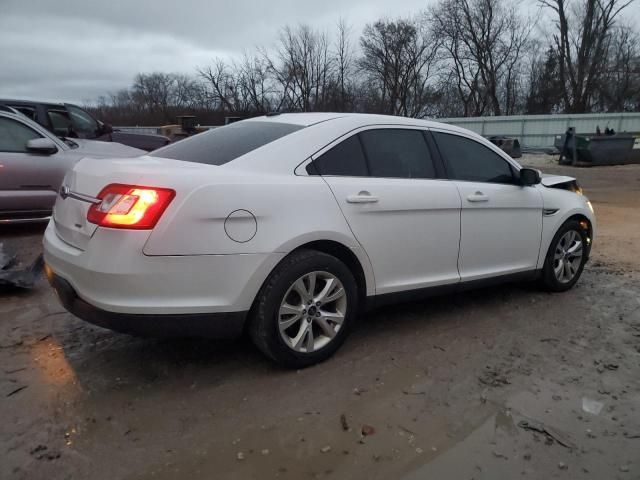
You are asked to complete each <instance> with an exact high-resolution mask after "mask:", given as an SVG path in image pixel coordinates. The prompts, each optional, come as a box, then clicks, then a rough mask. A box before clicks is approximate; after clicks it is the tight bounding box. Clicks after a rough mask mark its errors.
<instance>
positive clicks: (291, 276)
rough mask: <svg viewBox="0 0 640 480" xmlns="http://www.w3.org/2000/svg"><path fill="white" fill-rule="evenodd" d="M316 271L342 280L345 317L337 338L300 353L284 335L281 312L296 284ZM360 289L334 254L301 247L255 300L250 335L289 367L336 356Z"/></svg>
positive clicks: (274, 273) (348, 330)
mask: <svg viewBox="0 0 640 480" xmlns="http://www.w3.org/2000/svg"><path fill="white" fill-rule="evenodd" d="M316 271H324V272H328V273H330V274H331V275H334V276H335V277H336V278H338V280H339V281H340V282H341V283H342V286H343V287H344V291H345V293H346V299H347V300H346V301H347V306H346V312H345V314H344V320H343V322H342V324H341V327H340V329H339V331H338V332H337V333H336V334H335V337H334V338H333V339H332V340H331V341H330V342H329V343H328V344H327V345H325V346H323V347H321V348H319V349H318V350H316V351H313V352H309V353H306V352H298V351H296V350H294V349H293V348H291V347H290V346H289V345H288V344H287V343H285V340H284V339H283V338H282V337H281V335H280V330H279V328H278V312H279V309H280V304H281V302H282V300H283V298H284V297H285V295H286V293H287V291H288V290H289V288H290V287H291V286H292V285H293V283H294V282H295V281H296V280H297V279H299V278H301V277H302V276H304V275H306V274H308V273H310V272H316ZM357 305H358V288H357V284H356V280H355V278H354V276H353V274H352V273H351V271H350V270H349V269H348V268H347V266H346V265H345V264H344V263H342V262H341V261H340V260H338V259H337V258H336V257H334V256H332V255H328V254H326V253H323V252H318V251H316V250H306V249H305V250H298V251H295V252H293V253H291V254H290V255H289V256H287V257H286V258H285V259H284V260H282V262H280V264H279V265H278V266H277V267H276V268H275V269H274V270H273V272H271V274H270V275H269V277H268V278H267V280H266V281H265V283H264V285H263V286H262V288H261V289H260V292H259V293H258V296H257V297H256V301H255V302H254V305H253V308H252V311H251V317H250V320H249V328H248V330H249V335H250V336H251V339H252V340H253V343H254V344H255V345H256V346H257V347H258V349H259V350H260V351H261V352H262V353H264V354H265V355H266V356H267V357H269V358H270V359H272V360H274V361H275V362H276V363H278V364H280V365H282V366H284V367H287V368H304V367H308V366H310V365H314V364H316V363H319V362H322V361H324V360H326V359H327V358H329V357H330V356H332V355H333V354H334V353H335V352H336V350H338V348H340V346H341V345H342V343H344V340H345V339H346V337H347V335H348V334H349V332H350V330H351V328H352V326H353V323H354V320H355V317H356V315H357Z"/></svg>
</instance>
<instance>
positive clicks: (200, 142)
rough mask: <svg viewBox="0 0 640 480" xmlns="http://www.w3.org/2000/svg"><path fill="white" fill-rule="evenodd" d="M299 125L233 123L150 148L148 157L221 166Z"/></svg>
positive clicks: (252, 122)
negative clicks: (151, 150) (151, 149)
mask: <svg viewBox="0 0 640 480" xmlns="http://www.w3.org/2000/svg"><path fill="white" fill-rule="evenodd" d="M301 128H304V127H303V126H301V125H293V124H289V123H280V122H261V121H241V122H235V123H232V124H230V125H226V126H224V127H218V128H214V129H212V130H209V131H208V132H204V133H198V134H197V135H194V136H193V137H189V138H185V139H184V140H180V141H179V142H176V143H171V144H169V145H167V146H166V147H162V148H159V149H158V150H155V151H153V152H152V153H151V156H152V157H162V158H172V159H174V160H183V161H185V162H195V163H206V164H208V165H224V164H225V163H228V162H230V161H232V160H235V159H236V158H238V157H241V156H242V155H244V154H246V153H249V152H251V151H252V150H255V149H257V148H260V147H262V146H264V145H266V144H268V143H271V142H273V141H275V140H278V139H279V138H282V137H284V136H285V135H289V134H290V133H293V132H296V131H298V130H300V129H301Z"/></svg>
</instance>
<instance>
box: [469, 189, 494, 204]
mask: <svg viewBox="0 0 640 480" xmlns="http://www.w3.org/2000/svg"><path fill="white" fill-rule="evenodd" d="M467 200H468V201H470V202H488V201H489V197H488V196H486V195H485V194H484V193H482V192H480V191H478V192H476V193H472V194H471V195H469V196H468V197H467Z"/></svg>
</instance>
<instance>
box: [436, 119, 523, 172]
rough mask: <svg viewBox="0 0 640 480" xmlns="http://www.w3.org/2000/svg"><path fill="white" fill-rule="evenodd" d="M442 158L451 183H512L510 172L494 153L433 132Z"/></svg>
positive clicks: (479, 145) (474, 142) (477, 144)
mask: <svg viewBox="0 0 640 480" xmlns="http://www.w3.org/2000/svg"><path fill="white" fill-rule="evenodd" d="M433 135H434V137H435V139H436V143H437V144H438V148H439V149H440V152H441V153H442V155H443V156H444V157H445V160H446V162H447V167H448V170H449V177H450V178H452V179H455V180H466V181H471V182H489V183H515V181H514V174H513V169H512V167H511V165H509V163H508V162H507V161H506V160H505V159H504V158H502V157H501V156H500V155H498V154H497V153H495V152H493V151H492V150H490V149H488V148H487V147H485V146H484V145H482V144H480V143H478V142H476V141H474V140H471V139H469V138H466V137H461V136H459V135H452V134H448V133H440V132H433Z"/></svg>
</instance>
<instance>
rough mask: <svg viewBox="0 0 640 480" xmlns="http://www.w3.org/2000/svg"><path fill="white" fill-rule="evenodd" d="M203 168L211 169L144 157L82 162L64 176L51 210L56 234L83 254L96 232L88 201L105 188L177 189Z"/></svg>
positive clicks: (91, 159) (209, 167) (86, 159)
mask: <svg viewBox="0 0 640 480" xmlns="http://www.w3.org/2000/svg"><path fill="white" fill-rule="evenodd" d="M205 168H206V169H209V171H210V169H211V168H213V167H211V166H209V165H201V164H194V163H189V162H182V161H179V160H170V159H164V158H159V157H155V158H154V157H147V156H143V157H138V158H126V159H93V158H85V159H83V160H81V161H80V162H78V163H77V164H76V165H75V167H74V168H73V169H72V170H70V171H69V172H68V173H67V175H66V176H65V178H64V180H63V182H62V187H61V191H60V193H59V194H58V196H57V198H56V203H55V205H54V207H53V221H54V224H55V227H56V232H57V234H58V236H59V237H60V238H61V239H62V240H64V241H65V242H66V243H68V244H69V245H71V246H73V247H75V248H78V249H80V250H86V248H87V244H88V243H89V241H90V240H91V237H92V236H93V234H94V233H95V231H96V229H97V228H98V226H97V225H96V224H94V223H91V222H89V221H87V213H88V211H89V208H90V207H91V205H92V203H91V199H92V198H93V199H95V198H96V197H97V196H98V194H99V193H100V191H101V190H102V189H103V188H104V187H106V186H107V185H109V184H111V183H122V184H127V185H140V186H153V187H166V188H173V189H176V185H179V184H181V179H184V178H188V177H190V178H192V179H193V178H194V176H195V178H197V174H196V173H194V170H203V169H205ZM63 190H64V192H63ZM176 190H177V189H176ZM77 197H86V198H83V199H79V198H77Z"/></svg>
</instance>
